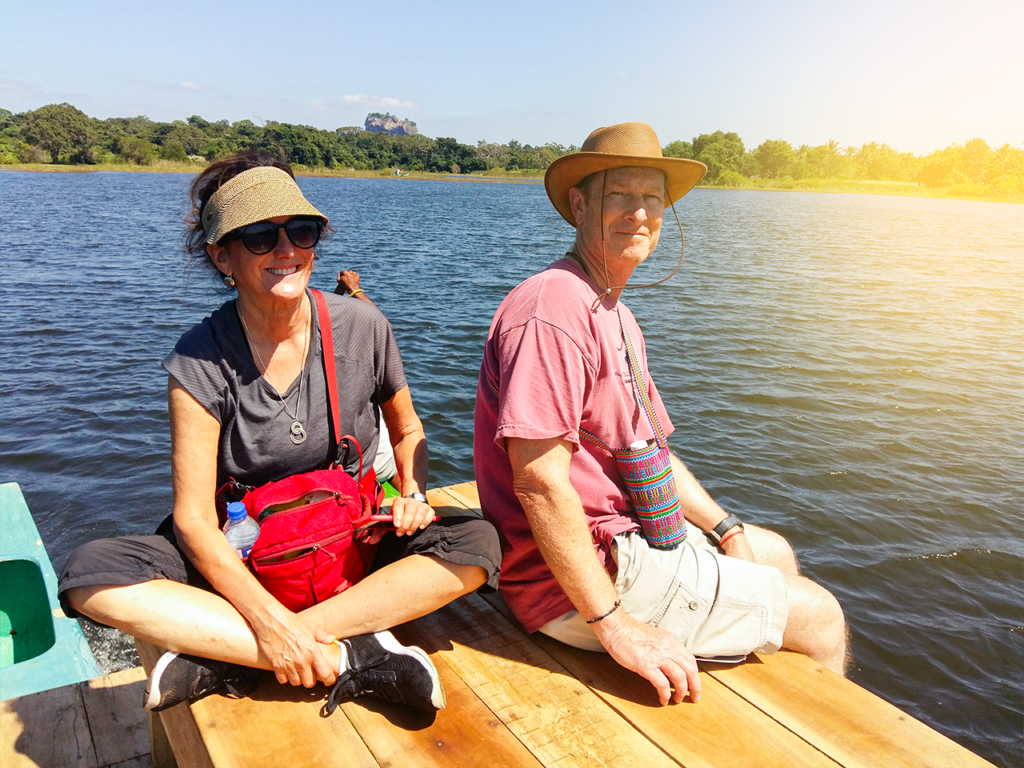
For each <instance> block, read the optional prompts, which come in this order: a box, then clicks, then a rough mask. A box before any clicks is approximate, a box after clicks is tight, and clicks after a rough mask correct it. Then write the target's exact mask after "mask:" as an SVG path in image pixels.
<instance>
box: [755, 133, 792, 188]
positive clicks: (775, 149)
mask: <svg viewBox="0 0 1024 768" xmlns="http://www.w3.org/2000/svg"><path fill="white" fill-rule="evenodd" d="M754 157H755V159H756V160H757V165H758V171H759V173H758V175H759V176H763V177H764V178H766V179H778V178H781V177H782V176H784V175H787V174H786V172H787V171H789V170H791V169H792V167H793V165H794V164H795V163H796V152H794V151H793V147H792V145H791V144H790V143H789V142H788V141H783V140H782V139H769V140H768V141H765V142H763V143H762V144H761V145H760V146H759V147H758V148H757V149H755V150H754Z"/></svg>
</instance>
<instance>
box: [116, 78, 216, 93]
mask: <svg viewBox="0 0 1024 768" xmlns="http://www.w3.org/2000/svg"><path fill="white" fill-rule="evenodd" d="M132 85H141V86H142V87H143V88H159V89H161V90H165V91H212V90H214V89H213V88H211V87H210V86H208V85H202V84H200V83H193V82H190V81H188V80H182V81H181V82H180V83H170V82H167V81H165V80H132Z"/></svg>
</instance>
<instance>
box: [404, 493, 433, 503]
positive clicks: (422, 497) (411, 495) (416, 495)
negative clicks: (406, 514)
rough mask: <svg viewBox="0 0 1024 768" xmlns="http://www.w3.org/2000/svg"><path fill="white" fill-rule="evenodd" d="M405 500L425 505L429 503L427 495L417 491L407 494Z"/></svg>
mask: <svg viewBox="0 0 1024 768" xmlns="http://www.w3.org/2000/svg"><path fill="white" fill-rule="evenodd" d="M403 498H406V499H412V500H413V501H419V502H422V503H423V504H426V503H427V494H425V493H420V492H419V491H416V492H415V493H407V494H405V496H404V497H403Z"/></svg>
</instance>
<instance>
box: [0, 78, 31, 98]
mask: <svg viewBox="0 0 1024 768" xmlns="http://www.w3.org/2000/svg"><path fill="white" fill-rule="evenodd" d="M35 93H36V89H35V86H32V85H29V84H28V83H19V82H18V81H17V80H5V79H3V78H0V96H5V97H10V98H18V97H24V96H34V95H35Z"/></svg>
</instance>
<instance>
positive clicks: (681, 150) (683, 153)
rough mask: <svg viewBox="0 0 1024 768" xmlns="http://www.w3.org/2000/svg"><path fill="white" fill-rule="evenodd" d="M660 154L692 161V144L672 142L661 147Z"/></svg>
mask: <svg viewBox="0 0 1024 768" xmlns="http://www.w3.org/2000/svg"><path fill="white" fill-rule="evenodd" d="M661 154H663V155H664V156H665V157H681V158H683V159H688V160H692V159H693V144H691V143H690V142H688V141H673V142H671V143H669V144H666V145H665V146H664V147H662V149H661Z"/></svg>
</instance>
